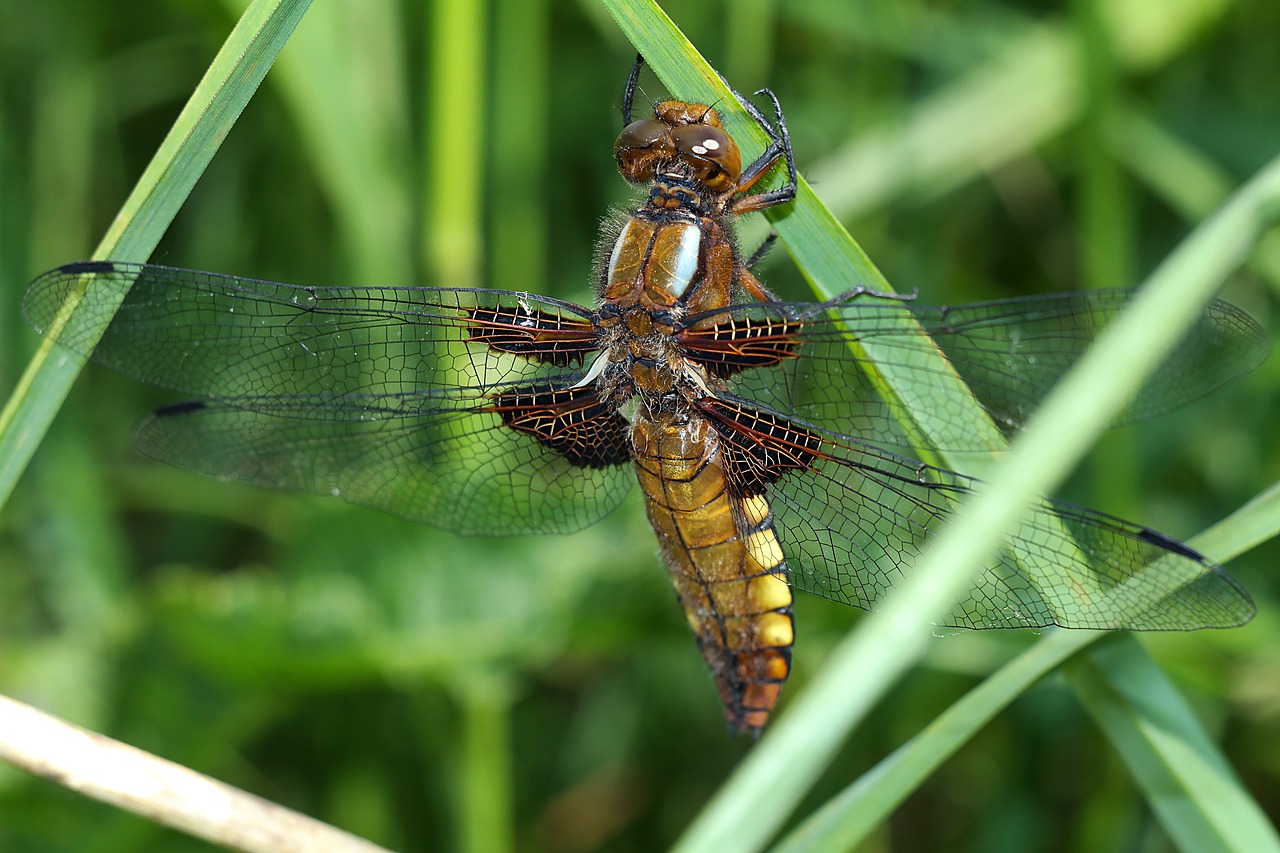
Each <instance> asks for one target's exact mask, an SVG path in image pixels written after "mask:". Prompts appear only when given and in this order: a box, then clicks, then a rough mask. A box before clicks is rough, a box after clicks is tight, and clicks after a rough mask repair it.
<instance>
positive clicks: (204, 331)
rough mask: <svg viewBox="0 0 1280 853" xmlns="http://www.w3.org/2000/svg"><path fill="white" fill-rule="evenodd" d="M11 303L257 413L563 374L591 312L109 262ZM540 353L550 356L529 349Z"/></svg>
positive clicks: (481, 295) (143, 376) (49, 281)
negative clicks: (276, 403)
mask: <svg viewBox="0 0 1280 853" xmlns="http://www.w3.org/2000/svg"><path fill="white" fill-rule="evenodd" d="M130 284H132V287H130ZM126 290H127V296H126V295H125V292H126ZM77 294H83V295H82V296H79V297H78V298H79V305H78V307H77V308H76V311H75V313H74V314H71V315H69V316H71V318H72V319H71V320H70V322H69V323H68V324H67V325H65V326H64V325H62V324H61V322H60V319H59V318H60V316H61V315H62V313H63V312H64V310H65V306H67V305H68V304H72V303H74V302H75V301H76V299H77ZM122 298H123V300H124V301H123V304H121V299H122ZM117 305H118V306H119V308H118V310H117V307H116V306H117ZM22 311H23V314H24V316H25V317H26V318H27V321H28V322H30V323H31V325H32V326H34V327H35V328H36V330H37V331H40V332H43V333H52V334H56V337H57V340H58V342H59V343H60V344H62V345H63V346H65V347H67V348H69V349H71V350H74V351H76V352H79V353H83V354H90V353H92V357H93V359H94V360H95V361H97V362H99V363H101V364H105V365H106V366H108V367H110V368H112V369H113V370H117V371H119V372H121V373H123V374H125V375H127V376H130V377H133V378H134V379H137V380H139V381H141V382H149V383H151V384H154V385H160V386H162V387H165V388H171V389H173V390H175V391H182V392H185V393H189V394H194V395H197V396H200V397H209V398H219V399H225V398H238V399H240V400H242V401H245V402H244V405H248V404H249V403H248V401H250V400H253V401H254V405H262V406H267V407H270V406H271V405H272V400H273V399H274V398H289V397H294V396H308V397H310V398H312V399H317V400H318V399H321V398H323V399H325V400H332V401H338V400H340V399H341V398H342V397H343V396H344V395H357V396H358V395H369V394H372V395H381V396H383V397H394V396H396V395H401V396H403V397H404V398H405V399H406V401H412V399H413V398H414V397H415V396H417V395H422V394H424V393H430V394H431V395H432V405H439V404H440V401H441V400H442V399H444V398H445V397H451V398H453V399H457V400H461V401H469V400H474V399H476V398H477V397H479V396H482V395H483V394H484V393H486V392H487V391H488V390H489V389H491V388H494V387H497V386H503V385H513V384H517V383H519V382H522V381H530V380H535V379H553V378H556V377H561V378H566V379H568V380H569V381H572V380H573V379H576V378H577V377H580V376H581V373H582V371H581V368H582V365H583V362H584V360H585V359H586V356H587V355H588V354H589V353H591V352H592V351H593V350H594V345H595V335H594V332H593V330H592V323H591V314H590V312H588V311H587V310H586V309H584V308H581V307H579V306H576V305H573V304H571V303H568V302H561V301H558V300H553V299H546V298H544V297H537V296H532V295H530V294H521V293H513V292H509V291H501V290H452V289H442V288H425V287H301V286H298V285H292V284H281V283H278V282H271V281H257V280H253V279H245V278H238V277H235V276H227V275H219V274H217V273H209V272H200V271H196V270H185V269H176V268H172V267H162V266H155V265H149V264H124V263H117V262H110V261H87V262H81V263H77V264H68V265H67V266H64V267H60V268H59V269H56V270H53V271H52V272H49V273H46V274H45V275H43V276H41V277H40V278H38V279H36V280H35V281H34V282H33V283H32V284H31V286H30V287H29V288H28V289H27V293H26V295H25V296H24V297H23V303H22ZM112 311H114V312H115V315H114V317H113V318H112V320H111V323H110V325H109V326H108V327H107V330H106V332H105V334H103V335H102V338H101V339H100V340H94V338H93V334H92V330H93V329H94V328H96V327H97V326H98V325H100V319H99V318H101V317H103V316H105V315H107V314H110V312H112ZM557 329H558V330H559V339H558V340H556V339H555V335H556V330H557ZM522 339H523V341H522ZM522 343H523V346H524V350H523V351H520V346H521V344H522ZM550 353H559V354H558V355H556V356H555V357H551V356H550V355H548V357H539V355H540V354H550ZM410 404H411V403H410ZM335 405H336V404H335Z"/></svg>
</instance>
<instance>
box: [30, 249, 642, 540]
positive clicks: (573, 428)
mask: <svg viewBox="0 0 1280 853" xmlns="http://www.w3.org/2000/svg"><path fill="white" fill-rule="evenodd" d="M130 284H132V288H129V285H130ZM126 289H128V290H127V295H126ZM122 300H123V302H122ZM76 302H78V303H79V307H78V309H77V311H76V312H75V313H74V314H67V315H66V316H69V317H71V318H72V319H71V320H70V321H68V322H66V323H63V322H62V320H61V319H60V318H61V317H62V316H63V312H64V311H65V306H67V305H68V304H72V303H76ZM117 306H119V308H118V310H116V308H117ZM112 311H115V312H116V313H115V314H114V317H113V318H112V320H111V323H110V325H109V326H108V328H107V330H106V332H105V334H103V335H102V337H101V339H100V340H98V341H96V342H95V341H94V339H93V335H92V332H91V330H92V329H93V328H94V327H95V325H97V322H95V321H99V320H100V318H102V317H105V316H107V315H108V314H109V312H112ZM23 313H24V314H25V316H26V317H27V319H28V320H29V321H30V322H31V323H32V325H34V326H35V327H36V328H37V329H38V330H40V331H44V332H48V333H53V334H56V335H57V340H58V342H59V343H60V344H62V345H64V346H67V347H69V348H71V349H73V350H75V351H77V352H81V353H89V352H91V353H92V357H93V358H94V360H96V361H98V362H100V363H102V364H105V365H107V366H109V367H112V368H114V369H116V370H119V371H120V372H122V373H124V374H126V375H128V376H131V377H133V378H135V379H138V380H140V381H143V382H149V383H153V384H156V385H160V386H163V387H167V388H172V389H174V390H178V391H182V392H185V393H190V394H195V395H198V396H200V397H201V398H203V399H202V400H201V401H197V402H195V403H189V404H179V405H177V406H172V407H169V408H166V409H162V410H161V411H160V412H157V413H156V414H155V415H154V416H152V417H151V418H150V419H148V420H147V421H145V422H143V424H141V425H140V427H139V429H138V433H137V443H138V447H139V449H140V450H141V451H142V452H143V453H145V454H147V455H149V456H152V457H154V458H157V459H161V460H163V461H166V462H170V463H172V464H176V465H180V466H183V467H187V468H193V469H195V470H197V471H201V472H203V473H207V474H212V475H215V476H223V477H229V478H233V479H239V480H245V481H248V482H252V483H255V484H257V485H262V486H269V487H275V488H285V489H294V490H301V491H306V492H312V493H316V494H322V495H336V496H340V497H342V498H344V499H346V500H348V501H351V502H353V503H357V504H362V505H365V506H371V507H375V508H377V509H381V510H384V511H387V512H391V513H394V514H396V515H400V516H403V517H406V518H410V519H414V520H417V521H422V522H426V523H430V524H434V525H437V526H440V527H445V528H447V529H450V530H454V531H457V532H461V533H486V534H505V533H536V532H552V531H569V530H575V529H578V528H580V527H583V526H585V525H587V524H590V523H592V522H593V521H596V520H598V519H599V518H601V517H602V516H604V515H605V514H606V513H608V512H609V511H610V510H611V509H613V507H615V506H616V505H617V504H618V502H620V501H621V499H622V497H623V496H624V495H625V494H626V491H627V489H628V488H629V485H630V482H631V475H630V472H629V471H627V470H626V467H625V465H623V464H622V463H624V462H626V461H627V460H628V458H629V456H628V453H627V450H626V444H625V426H626V425H625V421H623V420H622V419H621V417H620V416H618V415H617V413H616V412H609V411H607V410H605V409H604V407H602V406H600V405H599V403H598V401H597V400H595V399H594V397H593V396H592V394H591V393H590V389H586V390H585V391H582V392H574V393H573V395H572V399H568V398H566V397H565V396H564V395H563V394H561V392H559V391H557V390H556V389H569V388H572V386H573V385H574V383H576V381H577V380H578V379H579V378H581V376H582V373H583V370H582V366H583V363H584V361H586V360H587V358H588V356H590V355H591V354H593V353H594V351H595V345H596V337H595V332H594V330H593V326H592V320H591V314H590V312H589V311H587V310H586V309H583V308H580V307H578V306H574V305H572V304H570V303H565V302H559V301H556V300H550V299H543V298H538V297H534V296H529V295H525V294H517V293H509V292H505V291H485V290H449V289H431V288H391V287H382V288H380V287H367V288H356V287H347V288H310V287H298V286H295V285H288V284H279V283H275V282H265V281H255V280H249V279H241V278H235V277H232V276H223V275H217V274H214V273H207V272H198V271H194V270H181V269H174V268H169V267H160V266H154V265H140V264H120V263H113V262H84V263H79V264H71V265H68V266H65V267H61V268H59V269H57V270H54V271H52V272H50V273H47V274H46V275H44V276H41V277H40V278H39V279H37V280H36V281H35V282H34V283H33V284H32V285H31V287H30V288H29V289H28V291H27V294H26V296H25V298H24V301H23ZM95 343H96V346H95ZM517 392H521V393H523V397H522V398H520V399H519V400H517V402H519V403H520V404H521V405H520V406H518V407H517V406H514V405H509V404H508V405H502V404H503V403H504V402H510V401H511V400H515V398H514V397H512V395H514V394H516V393H517ZM557 394H560V396H557ZM504 395H505V396H504ZM513 412H514V414H513ZM531 413H532V414H540V415H542V416H543V418H542V419H543V420H551V421H554V422H556V423H557V424H560V425H561V431H560V433H559V434H560V435H561V436H562V437H561V438H560V439H559V441H560V442H561V447H566V448H567V447H569V446H570V445H571V443H572V441H573V440H576V439H578V438H579V437H581V438H584V439H590V440H591V441H593V442H596V443H600V444H603V446H605V448H606V450H607V452H605V453H602V454H597V455H596V456H594V457H586V456H583V455H582V454H578V455H577V457H575V456H574V455H573V454H568V455H566V453H562V452H558V451H557V449H556V448H555V447H553V446H550V445H549V444H548V442H547V441H545V440H540V439H539V437H538V436H537V435H536V434H535V433H534V432H532V431H530V430H529V429H527V428H524V429H522V428H519V426H518V424H519V423H520V421H519V418H520V417H522V416H523V417H525V418H526V419H529V418H530V417H531ZM570 416H572V421H570V420H568V419H569V418H570ZM561 419H563V420H561ZM565 436H567V437H565Z"/></svg>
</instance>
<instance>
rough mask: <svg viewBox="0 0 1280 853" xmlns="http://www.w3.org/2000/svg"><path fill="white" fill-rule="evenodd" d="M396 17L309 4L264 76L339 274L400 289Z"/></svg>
mask: <svg viewBox="0 0 1280 853" xmlns="http://www.w3.org/2000/svg"><path fill="white" fill-rule="evenodd" d="M224 2H225V3H228V4H234V3H237V2H242V0H224ZM400 11H401V10H400V9H399V8H398V7H397V6H395V5H394V4H391V3H387V2H363V3H343V2H338V3H323V4H320V5H318V6H316V8H315V9H313V10H312V11H311V12H310V14H309V15H308V16H307V22H306V25H305V26H303V27H302V28H300V29H299V31H298V33H297V35H296V36H295V37H294V38H293V41H292V43H291V46H290V49H289V52H288V53H287V54H285V55H284V56H282V57H281V58H280V61H279V62H278V63H277V64H276V69H275V73H274V74H272V76H271V84H272V86H273V88H274V89H275V91H277V92H279V93H280V95H281V96H282V98H283V100H284V102H285V104H286V105H287V106H288V108H289V111H290V114H291V117H292V119H293V123H294V125H295V126H296V127H297V129H298V138H299V140H300V141H301V143H302V145H303V146H304V148H305V150H306V152H307V158H308V161H309V162H310V163H311V164H313V165H314V168H315V171H316V174H317V177H318V178H319V179H320V182H321V184H322V185H323V187H324V189H325V192H326V194H327V195H328V197H329V200H330V209H331V210H332V211H333V216H334V218H335V220H336V222H337V224H338V226H339V229H338V233H339V235H340V237H341V241H342V248H343V249H344V251H343V252H342V255H344V256H345V257H348V258H350V259H351V267H352V268H351V269H350V270H347V271H345V272H347V273H348V274H351V275H354V276H355V278H356V279H358V280H363V281H368V282H383V283H389V282H395V283H408V282H410V281H411V280H412V278H413V275H412V271H413V270H414V269H415V266H414V264H413V263H412V262H411V259H412V257H413V254H412V252H411V249H412V244H413V240H414V221H413V202H412V199H411V189H412V188H411V185H410V182H409V181H407V180H406V179H405V176H406V175H408V174H411V173H412V165H411V164H412V163H413V159H414V158H413V154H412V153H411V152H410V143H409V137H410V128H409V125H410V122H409V119H408V117H407V111H406V109H405V105H406V103H407V102H408V100H409V94H408V92H409V86H408V81H407V80H406V79H405V73H404V68H405V65H406V62H405V58H404V56H403V54H404V47H403V40H402V38H401V33H402V30H403V28H404V24H403V20H402V17H401V15H400V14H399V13H400Z"/></svg>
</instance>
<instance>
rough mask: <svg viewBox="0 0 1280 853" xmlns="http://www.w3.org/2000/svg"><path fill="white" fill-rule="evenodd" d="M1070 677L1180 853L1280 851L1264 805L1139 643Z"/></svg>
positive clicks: (1123, 642)
mask: <svg viewBox="0 0 1280 853" xmlns="http://www.w3.org/2000/svg"><path fill="white" fill-rule="evenodd" d="M1066 674H1067V677H1068V678H1069V679H1070V681H1071V683H1072V685H1073V686H1074V687H1075V688H1076V694H1077V695H1078V696H1079V697H1080V699H1081V701H1082V702H1084V704H1085V707H1086V708H1088V709H1089V712H1090V713H1091V714H1092V715H1093V717H1094V719H1095V720H1096V721H1097V722H1098V724H1099V725H1100V726H1101V727H1102V730H1103V732H1104V733H1105V734H1106V735H1107V738H1108V739H1109V740H1110V741H1111V743H1112V744H1113V745H1114V746H1115V747H1116V749H1117V751H1118V752H1119V753H1120V756H1121V757H1122V758H1123V759H1124V762H1125V764H1126V765H1127V766H1128V768H1129V771H1130V772H1131V773H1132V774H1133V777H1134V779H1135V780H1136V781H1137V783H1138V785H1139V786H1140V787H1141V788H1142V790H1143V792H1144V793H1145V794H1146V797H1147V801H1148V802H1149V803H1150V804H1151V807H1152V808H1153V809H1154V810H1155V813H1156V816H1157V817H1158V818H1159V820H1160V823H1161V825H1162V826H1164V828H1165V830H1166V831H1167V832H1168V833H1169V835H1170V836H1171V837H1172V838H1173V840H1174V843H1175V844H1176V845H1177V847H1178V848H1179V849H1181V850H1197V851H1211V850H1226V851H1237V853H1265V851H1276V850H1280V836H1278V835H1277V834H1276V830H1275V827H1273V826H1272V825H1271V823H1270V821H1269V820H1268V819H1267V816H1266V814H1265V813H1264V812H1263V810H1262V808H1261V806H1259V805H1258V803H1256V802H1255V801H1254V800H1253V798H1252V797H1251V796H1250V795H1249V793H1248V791H1246V790H1245V789H1244V787H1243V786H1242V785H1241V783H1240V780H1239V778H1237V777H1236V775H1235V772H1234V771H1233V770H1232V769H1231V766H1230V765H1229V764H1228V763H1227V760H1226V758H1224V757H1223V755H1222V753H1221V752H1219V751H1218V748H1217V747H1216V746H1215V745H1214V743H1213V741H1211V740H1210V739H1209V737H1208V735H1206V734H1205V732H1204V729H1203V728H1201V726H1200V724H1199V722H1198V721H1197V720H1196V718H1195V714H1194V713H1192V711H1191V708H1190V706H1189V705H1188V704H1187V702H1186V700H1185V699H1183V698H1182V696H1181V695H1180V694H1179V693H1178V691H1177V689H1176V688H1175V687H1174V686H1173V684H1172V682H1170V681H1169V679H1168V677H1167V676H1166V675H1165V674H1164V672H1163V671H1162V670H1161V669H1160V667H1159V666H1158V665H1156V663H1155V661H1153V660H1152V659H1151V657H1150V656H1149V655H1148V654H1147V652H1146V650H1145V649H1143V648H1142V646H1141V645H1139V643H1138V641H1137V640H1135V639H1134V638H1133V637H1130V636H1117V637H1112V638H1111V639H1109V640H1108V642H1106V643H1103V644H1100V645H1099V646H1098V647H1096V648H1094V649H1091V650H1090V652H1089V654H1087V655H1082V656H1081V657H1079V658H1077V659H1076V660H1075V661H1073V662H1072V663H1071V664H1070V665H1068V666H1067V668H1066Z"/></svg>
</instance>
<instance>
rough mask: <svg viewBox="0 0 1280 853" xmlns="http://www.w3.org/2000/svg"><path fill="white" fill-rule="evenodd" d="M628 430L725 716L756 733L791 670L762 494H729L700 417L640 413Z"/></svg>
mask: <svg viewBox="0 0 1280 853" xmlns="http://www.w3.org/2000/svg"><path fill="white" fill-rule="evenodd" d="M632 438H633V445H634V451H635V460H636V471H637V474H638V476H639V479H640V487H641V489H642V490H643V491H644V495H645V507H646V509H647V510H648V513H649V521H650V523H651V524H652V525H653V529H654V531H655V532H656V533H657V535H658V540H659V542H660V544H661V546H662V555H663V558H664V560H665V562H666V564H667V570H668V571H669V573H670V575H671V579H672V582H673V583H674V584H675V588H676V594H677V595H678V596H679V598H680V605H681V606H682V607H683V608H684V612H685V617H686V618H687V619H688V622H689V626H690V627H691V628H692V629H693V632H694V634H695V635H696V636H697V638H698V646H699V647H700V648H701V649H702V655H703V657H704V658H705V659H706V661H707V665H708V666H709V667H710V668H711V672H712V675H713V676H714V678H715V681H716V687H717V689H718V690H719V693H720V700H721V702H722V703H723V704H724V709H725V716H726V718H727V719H728V721H729V724H730V726H732V727H733V728H734V729H736V730H739V731H751V732H758V731H759V730H760V728H761V727H762V726H764V724H765V722H766V721H767V720H768V718H769V712H770V711H771V710H772V709H773V706H774V704H775V703H776V702H777V698H778V693H779V691H780V690H781V688H782V683H783V682H784V681H786V678H787V676H788V674H789V673H790V671H791V646H792V643H793V642H794V640H795V623H794V621H793V619H792V615H791V602H792V597H791V587H790V586H789V585H788V584H787V581H786V563H785V561H784V560H783V554H782V547H781V545H780V543H779V542H778V537H777V534H776V532H775V530H774V527H773V516H772V513H771V512H770V509H769V502H768V500H767V499H766V498H765V497H763V496H756V497H750V498H735V497H733V496H731V495H730V493H729V490H728V489H727V488H726V482H725V473H724V469H723V468H722V467H721V464H720V458H719V453H718V444H717V439H716V436H715V432H714V431H713V430H712V429H711V428H710V427H709V426H708V425H707V423H706V421H704V420H702V419H701V418H696V417H695V418H691V419H689V420H687V421H685V422H683V423H675V422H672V423H658V422H655V421H648V420H644V419H643V418H640V419H637V421H636V423H635V426H634V428H633V431H632Z"/></svg>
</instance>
